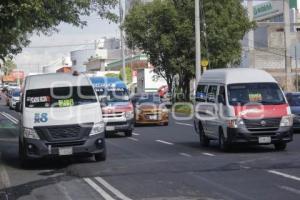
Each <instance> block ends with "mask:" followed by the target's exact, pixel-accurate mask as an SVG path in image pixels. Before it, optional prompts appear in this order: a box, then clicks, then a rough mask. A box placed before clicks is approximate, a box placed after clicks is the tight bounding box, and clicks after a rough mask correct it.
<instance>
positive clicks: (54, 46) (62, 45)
mask: <svg viewBox="0 0 300 200" xmlns="http://www.w3.org/2000/svg"><path fill="white" fill-rule="evenodd" d="M84 45H86V46H87V45H95V43H82V44H61V45H45V46H31V47H25V49H46V48H62V47H74V46H84Z"/></svg>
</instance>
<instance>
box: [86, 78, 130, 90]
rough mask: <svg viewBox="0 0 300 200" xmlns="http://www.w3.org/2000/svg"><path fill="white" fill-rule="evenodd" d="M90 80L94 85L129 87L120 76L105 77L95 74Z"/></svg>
mask: <svg viewBox="0 0 300 200" xmlns="http://www.w3.org/2000/svg"><path fill="white" fill-rule="evenodd" d="M90 80H91V82H92V84H93V85H94V87H107V86H110V87H115V88H127V87H126V84H125V83H124V82H123V81H121V80H120V79H118V78H115V77H103V76H94V77H90Z"/></svg>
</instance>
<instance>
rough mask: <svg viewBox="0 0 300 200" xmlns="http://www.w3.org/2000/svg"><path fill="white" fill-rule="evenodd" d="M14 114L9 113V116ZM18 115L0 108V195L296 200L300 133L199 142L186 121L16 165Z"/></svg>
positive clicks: (299, 193)
mask: <svg viewBox="0 0 300 200" xmlns="http://www.w3.org/2000/svg"><path fill="white" fill-rule="evenodd" d="M7 114H9V115H7ZM11 116H12V117H13V118H12V117H11ZM14 118H16V119H18V118H19V117H18V114H17V113H15V112H14V111H11V110H9V109H8V108H7V107H6V106H0V153H1V154H0V199H1V200H2V199H22V200H23V199H28V200H35V199H42V200H48V199H54V200H58V199H59V200H60V199H67V200H75V199H76V200H77V199H83V200H89V199H108V200H111V199H122V200H123V199H124V200H128V199H138V200H139V199H145V200H146V199H147V200H150V199H151V200H163V199H166V200H181V199H187V200H191V199H195V200H196V199H201V200H202V199H205V200H215V199H218V200H219V199H225V200H235V199H236V200H259V199H268V200H269V199H272V200H282V199H285V200H299V199H300V156H299V155H300V145H299V144H300V135H295V138H294V139H295V140H294V142H292V143H290V144H289V145H288V148H287V150H286V151H284V152H277V151H275V150H274V148H273V146H252V147H247V146H241V147H236V148H235V149H234V151H233V152H230V153H224V152H221V151H220V150H219V149H218V147H217V144H216V143H213V144H212V145H211V147H208V148H203V147H200V145H199V143H198V137H197V135H196V134H195V133H194V130H193V127H192V121H190V120H187V121H176V120H173V119H172V120H171V121H170V124H169V126H168V127H165V126H146V127H137V128H136V129H135V131H134V135H133V137H131V138H125V137H123V136H122V135H116V136H114V137H112V138H109V139H107V147H108V159H107V161H105V162H100V163H96V162H94V161H93V160H92V159H90V158H67V159H66V158H63V159H62V158H60V159H59V158H58V159H53V160H42V161H39V162H35V163H34V166H33V167H32V168H30V169H27V170H23V169H21V168H20V167H19V163H18V153H17V152H18V133H17V124H16V120H15V119H14Z"/></svg>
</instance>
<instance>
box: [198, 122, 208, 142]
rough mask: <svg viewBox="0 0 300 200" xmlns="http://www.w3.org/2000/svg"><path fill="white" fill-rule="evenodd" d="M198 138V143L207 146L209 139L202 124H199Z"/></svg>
mask: <svg viewBox="0 0 300 200" xmlns="http://www.w3.org/2000/svg"><path fill="white" fill-rule="evenodd" d="M199 138H200V145H201V146H202V147H207V146H209V139H208V137H206V135H205V132H204V129H203V126H202V125H201V124H199Z"/></svg>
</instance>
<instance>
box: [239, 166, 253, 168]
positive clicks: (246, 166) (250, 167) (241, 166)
mask: <svg viewBox="0 0 300 200" xmlns="http://www.w3.org/2000/svg"><path fill="white" fill-rule="evenodd" d="M240 167H241V168H242V169H250V168H251V167H248V166H240Z"/></svg>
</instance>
